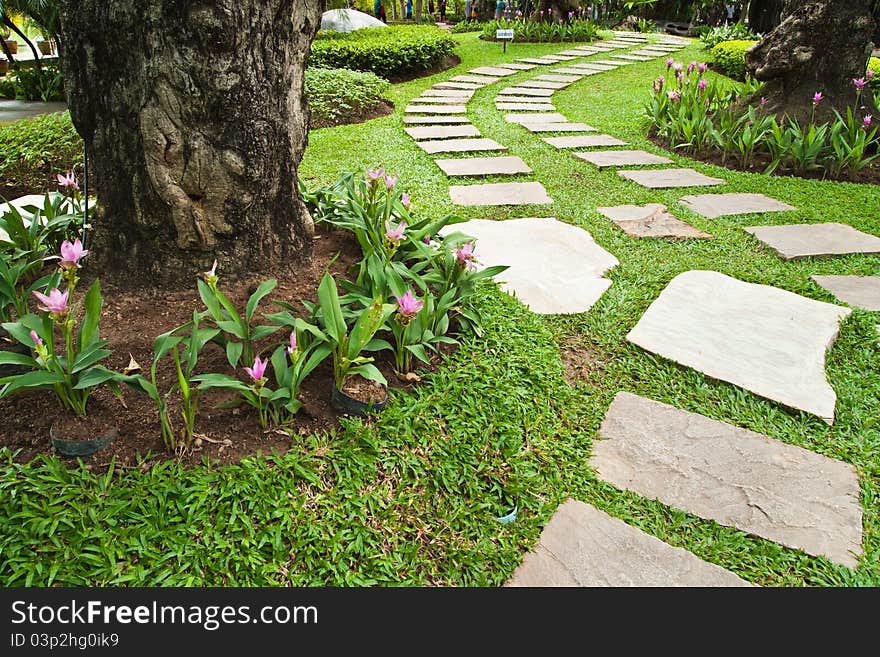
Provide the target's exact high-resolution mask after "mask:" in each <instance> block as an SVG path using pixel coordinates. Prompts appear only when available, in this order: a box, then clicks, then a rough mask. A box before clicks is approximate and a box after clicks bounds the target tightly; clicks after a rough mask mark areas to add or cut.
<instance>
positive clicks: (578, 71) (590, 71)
mask: <svg viewBox="0 0 880 657" xmlns="http://www.w3.org/2000/svg"><path fill="white" fill-rule="evenodd" d="M553 70H554V71H556V72H558V73H572V74H574V75H579V76H581V77H583V76H586V75H597V74H598V73H601V72H602V71H597V70H596V69H594V68H575V67H574V66H567V67H564V68H554V69H553Z"/></svg>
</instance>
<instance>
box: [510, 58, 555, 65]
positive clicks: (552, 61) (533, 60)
mask: <svg viewBox="0 0 880 657" xmlns="http://www.w3.org/2000/svg"><path fill="white" fill-rule="evenodd" d="M516 61H518V62H525V63H527V64H538V65H541V66H546V65H548V64H555V63H556V60H555V59H545V58H543V57H521V58H520V59H517V60H516Z"/></svg>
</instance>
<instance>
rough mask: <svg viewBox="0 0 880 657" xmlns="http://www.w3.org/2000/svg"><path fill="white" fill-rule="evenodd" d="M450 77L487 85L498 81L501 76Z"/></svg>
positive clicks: (453, 79)
mask: <svg viewBox="0 0 880 657" xmlns="http://www.w3.org/2000/svg"><path fill="white" fill-rule="evenodd" d="M449 79H450V80H452V81H453V82H473V83H474V84H479V85H480V86H483V87H485V86H486V85H487V84H492V83H493V82H498V80H500V79H501V78H493V77H489V76H485V75H456V76H455V77H454V78H449Z"/></svg>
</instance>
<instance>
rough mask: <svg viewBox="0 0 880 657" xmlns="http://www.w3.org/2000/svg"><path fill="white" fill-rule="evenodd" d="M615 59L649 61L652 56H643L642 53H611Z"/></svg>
mask: <svg viewBox="0 0 880 657" xmlns="http://www.w3.org/2000/svg"><path fill="white" fill-rule="evenodd" d="M613 56H614V57H615V58H617V59H626V60H628V61H631V62H650V61H651V60H652V59H654V58H653V57H645V56H644V55H613Z"/></svg>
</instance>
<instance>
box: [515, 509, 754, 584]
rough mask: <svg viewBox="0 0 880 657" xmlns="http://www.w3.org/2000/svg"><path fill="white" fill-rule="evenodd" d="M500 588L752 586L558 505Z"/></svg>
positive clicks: (607, 519) (622, 526)
mask: <svg viewBox="0 0 880 657" xmlns="http://www.w3.org/2000/svg"><path fill="white" fill-rule="evenodd" d="M505 586H542V587H545V586H567V587H572V586H579V587H587V586H589V587H595V586H614V587H622V586H628V587H636V586H638V587H648V586H651V587H660V586H663V587H671V586H694V587H707V586H752V585H751V584H749V583H748V582H746V581H744V580H742V579H740V578H739V577H737V576H736V575H735V574H733V573H732V572H730V571H729V570H725V569H724V568H722V567H721V566H716V565H715V564H712V563H709V562H708V561H703V560H702V559H700V558H699V557H697V556H695V555H694V554H692V553H691V552H688V551H687V550H685V549H683V548H679V547H673V546H671V545H669V544H668V543H664V542H663V541H661V540H660V539H659V538H656V537H654V536H651V535H650V534H647V533H645V532H643V531H642V530H641V529H636V528H635V527H632V526H631V525H627V524H626V523H625V522H623V520H620V519H619V518H614V517H612V516H610V515H608V514H607V513H605V512H604V511H600V510H599V509H597V508H596V507H594V506H591V505H589V504H585V503H584V502H579V501H577V500H572V499H569V500H566V501H565V502H563V503H562V504H560V505H559V508H558V509H556V513H554V514H553V517H552V518H550V522H548V523H547V525H545V527H544V530H543V531H542V532H541V538H540V539H539V541H538V544H537V545H536V546H535V548H534V549H533V550H532V551H531V552H529V553H528V554H526V556H525V558H524V559H523V562H522V564H520V566H519V567H518V568H517V569H516V570H515V571H514V573H513V575H511V577H510V579H509V580H508V581H507V582H506V583H505Z"/></svg>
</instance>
